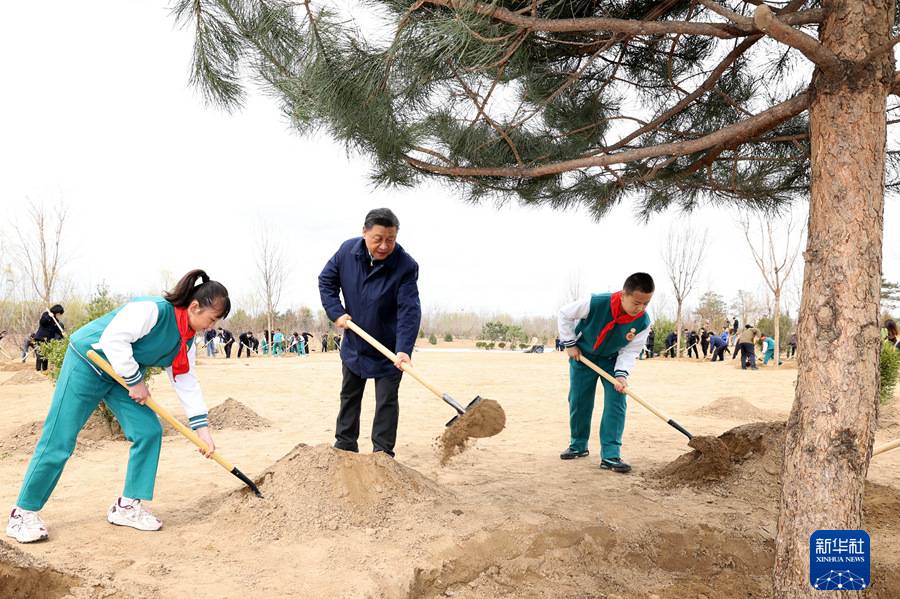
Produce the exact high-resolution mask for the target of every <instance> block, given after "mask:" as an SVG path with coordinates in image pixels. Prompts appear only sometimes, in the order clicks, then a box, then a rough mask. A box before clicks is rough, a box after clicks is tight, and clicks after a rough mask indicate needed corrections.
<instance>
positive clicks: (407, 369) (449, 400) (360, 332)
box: [347, 320, 484, 426]
mask: <svg viewBox="0 0 900 599" xmlns="http://www.w3.org/2000/svg"><path fill="white" fill-rule="evenodd" d="M347 328H348V329H350V330H351V331H353V332H354V333H356V334H357V335H359V336H360V337H362V338H363V339H365V340H366V341H367V342H368V343H369V345H371V346H372V347H374V348H375V349H377V350H378V351H380V352H381V353H382V354H384V357H385V358H387V359H388V360H390V361H391V362H393V363H395V364H396V363H397V360H398V359H399V358H398V357H397V354H395V353H394V352H392V351H391V350H389V349H388V348H386V347H385V346H384V345H383V344H382V343H381V342H380V341H378V339H376V338H375V337H373V336H372V335H370V334H368V333H367V332H365V331H364V330H362V329H361V328H360V327H359V325H357V324H356V323H355V322H353V321H352V320H348V321H347ZM400 368H401V369H402V370H403V372H406V373H408V374H409V375H410V376H411V377H413V378H414V379H416V380H417V381H419V382H420V383H422V385H423V386H424V387H425V388H426V389H428V390H429V391H431V392H432V393H434V394H435V395H436V396H437V397H438V398H440V399H442V400H444V402H446V403H447V405H449V406H450V407H452V408H453V409H454V410H456V416H454V417H453V418H451V419H450V421H449V422H448V423H447V426H452V425H453V424H454V423H455V422H456V421H457V420H458V419H459V417H460V416H462V415H463V414H465V413H466V412H468V411H469V410H472V409H473V408H474V407H475V406H477V405H478V404H480V403H481V402H482V401H484V400H483V398H482V397H481V396H475V399H473V400H472V401H470V402H469V405H467V406H466V407H465V408H464V407H462V405H460V403H459V402H458V401H456V400H455V399H453V398H452V397H450V394H448V393H444V392H442V391H441V390H440V389H438V388H437V387H435V386H434V385H432V384H431V383H429V382H428V381H426V380H425V379H424V378H422V375H421V374H419V373H418V372H417V371H416V370H415V369H414V368H413V367H412V365H410V364H407V363H405V362H404V363H403V364H401V365H400Z"/></svg>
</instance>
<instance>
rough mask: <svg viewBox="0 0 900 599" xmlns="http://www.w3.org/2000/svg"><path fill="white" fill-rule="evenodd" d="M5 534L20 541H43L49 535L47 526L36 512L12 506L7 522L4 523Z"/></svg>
mask: <svg viewBox="0 0 900 599" xmlns="http://www.w3.org/2000/svg"><path fill="white" fill-rule="evenodd" d="M6 536H8V537H12V538H14V539H15V540H17V541H18V542H20V543H34V542H35V541H43V540H44V539H46V538H47V537H48V536H49V535H48V534H47V527H46V526H44V522H43V520H41V517H40V516H38V513H37V512H30V511H28V510H23V509H20V508H18V507H14V508H13V509H12V512H10V513H9V524H7V525H6Z"/></svg>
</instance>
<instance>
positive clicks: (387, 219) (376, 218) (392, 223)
mask: <svg viewBox="0 0 900 599" xmlns="http://www.w3.org/2000/svg"><path fill="white" fill-rule="evenodd" d="M375 225H381V226H382V227H395V228H397V229H399V228H400V219H398V218H397V215H396V214H394V213H393V211H391V209H390V208H375V209H374V210H369V213H368V214H367V215H366V220H365V221H363V227H364V228H365V229H366V231H368V230H369V229H371V228H372V227H374V226H375Z"/></svg>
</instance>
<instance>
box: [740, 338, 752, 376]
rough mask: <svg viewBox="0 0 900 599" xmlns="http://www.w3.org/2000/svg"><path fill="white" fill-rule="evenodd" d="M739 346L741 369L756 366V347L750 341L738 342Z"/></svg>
mask: <svg viewBox="0 0 900 599" xmlns="http://www.w3.org/2000/svg"><path fill="white" fill-rule="evenodd" d="M738 345H739V346H740V348H741V369H742V370H746V369H747V367H748V366H749V367H750V368H756V348H755V347H754V345H753V344H752V343H738Z"/></svg>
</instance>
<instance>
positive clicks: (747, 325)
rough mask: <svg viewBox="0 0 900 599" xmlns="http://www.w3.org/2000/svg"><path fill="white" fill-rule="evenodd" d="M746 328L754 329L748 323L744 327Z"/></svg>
mask: <svg viewBox="0 0 900 599" xmlns="http://www.w3.org/2000/svg"><path fill="white" fill-rule="evenodd" d="M744 328H745V329H752V328H753V326H752V325H751V324H749V323H748V324H745V325H744Z"/></svg>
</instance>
